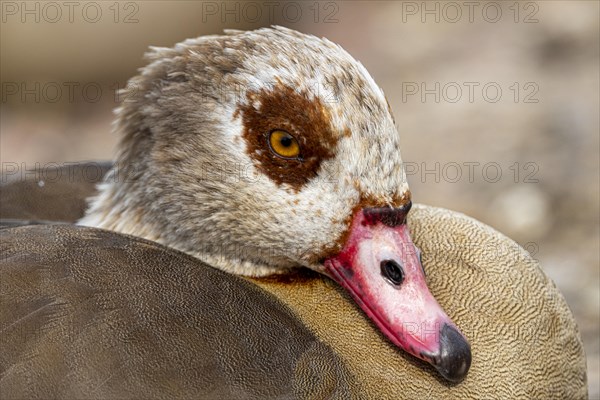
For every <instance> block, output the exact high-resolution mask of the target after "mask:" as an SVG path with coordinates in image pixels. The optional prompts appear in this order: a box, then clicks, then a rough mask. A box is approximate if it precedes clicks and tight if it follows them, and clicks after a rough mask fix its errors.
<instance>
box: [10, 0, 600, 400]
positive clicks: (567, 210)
mask: <svg viewBox="0 0 600 400" xmlns="http://www.w3.org/2000/svg"><path fill="white" fill-rule="evenodd" d="M599 4H600V3H598V2H595V1H594V2H592V1H545V2H541V1H540V2H528V1H523V2H513V1H506V2H500V1H497V2H479V1H474V2H438V1H428V2H420V1H419V2H412V1H402V2H401V1H385V2H368V4H367V2H361V1H352V2H337V1H322V2H314V1H313V2H283V1H274V2H273V1H272V2H235V1H225V2H223V1H216V2H213V1H206V2H189V1H181V2H179V1H169V2H166V1H165V2H161V1H124V2H86V1H84V2H78V1H75V2H21V1H18V2H17V1H3V2H2V3H1V8H2V23H1V39H0V43H1V62H0V66H1V73H0V75H1V82H2V92H1V95H2V101H1V104H0V107H1V108H0V112H1V125H0V129H1V130H0V132H1V142H0V144H1V146H0V158H1V160H2V168H3V169H5V168H6V166H8V165H14V163H17V164H18V165H19V166H21V168H23V167H26V168H34V167H35V164H36V163H39V164H40V165H41V166H42V167H43V166H44V165H52V163H58V164H60V163H62V162H69V161H81V160H106V159H110V158H111V157H112V155H113V151H114V148H115V144H116V142H117V139H118V138H117V137H116V136H115V135H114V134H113V133H111V130H110V123H111V120H112V109H113V108H114V107H115V106H117V104H118V101H119V98H118V96H117V95H116V90H117V89H119V88H122V87H123V86H124V85H125V84H126V82H127V79H128V78H129V77H130V76H132V75H133V74H135V73H136V69H137V68H139V67H140V66H143V65H144V61H143V60H142V55H143V53H144V52H145V51H146V49H147V47H148V46H150V45H153V46H171V45H173V44H174V43H176V42H179V41H181V40H184V39H186V38H189V37H195V36H200V35H205V34H215V33H219V32H221V31H222V30H223V29H224V28H237V29H252V28H257V27H260V26H268V25H272V24H278V25H284V26H288V27H290V28H294V29H297V30H300V31H302V32H307V33H312V34H315V35H317V36H325V37H327V38H329V39H330V40H332V41H334V42H337V43H339V44H341V45H342V46H343V47H344V48H345V49H346V50H348V51H349V52H350V53H351V54H352V55H353V56H354V57H355V58H357V59H358V60H360V61H361V62H362V63H363V64H364V65H365V66H366V68H367V69H368V70H369V71H370V72H371V74H372V75H373V77H374V78H375V80H376V81H377V82H378V84H379V85H380V86H381V87H382V88H383V89H384V91H385V92H386V95H387V97H388V99H389V102H390V104H391V107H392V109H393V110H394V113H395V117H396V122H397V125H398V130H399V132H400V135H401V143H402V154H403V158H404V160H405V161H406V163H407V164H406V165H407V173H408V178H409V183H410V186H411V190H412V193H413V200H414V201H416V202H419V203H426V204H430V205H436V206H441V207H446V208H450V209H453V210H457V211H461V212H464V213H466V214H468V215H470V216H473V217H475V218H477V219H479V220H481V221H483V222H485V223H487V224H489V225H491V226H493V227H495V228H496V229H498V230H499V231H501V232H503V233H504V234H506V235H508V236H510V237H512V238H513V239H515V240H516V241H517V242H518V243H520V244H521V245H523V246H524V247H526V248H527V249H528V250H529V251H530V252H531V253H532V254H533V255H534V257H535V258H537V259H539V260H540V261H541V264H542V266H543V268H544V270H545V271H546V273H547V274H548V275H550V276H551V277H552V278H553V279H554V281H555V282H556V283H557V285H558V286H559V288H560V289H561V290H562V292H563V293H564V295H565V297H566V299H567V301H568V303H569V305H570V307H571V309H572V310H573V312H574V314H575V317H576V319H577V321H578V324H579V327H580V329H581V332H582V335H583V338H584V344H585V350H586V354H587V360H588V377H589V381H590V398H592V399H597V398H600V390H599V387H598V385H599V383H598V377H599V374H600V368H599V352H600V341H599V331H600V328H599V324H600V322H599V313H600V296H599V293H600V289H599V268H600V267H599V265H600V260H599V257H600V255H599V254H600V249H599V243H600V235H599V226H600V221H599V153H600V144H599V136H600V135H599V131H600V127H599V110H600V104H599V79H600V78H599V70H600V66H599V58H600V55H599V48H600V43H599V38H600V35H599V33H600V27H599V20H600V16H599Z"/></svg>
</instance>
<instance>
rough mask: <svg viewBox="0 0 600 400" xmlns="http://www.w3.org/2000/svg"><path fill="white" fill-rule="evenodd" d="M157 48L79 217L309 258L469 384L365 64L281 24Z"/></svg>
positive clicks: (237, 259)
mask: <svg viewBox="0 0 600 400" xmlns="http://www.w3.org/2000/svg"><path fill="white" fill-rule="evenodd" d="M147 57H148V60H149V64H148V65H147V66H146V67H144V68H142V69H140V73H139V75H137V76H136V77H134V78H132V79H131V80H130V82H129V84H128V86H127V89H126V90H125V91H124V93H123V94H122V95H123V104H122V106H121V107H120V108H119V109H118V110H117V118H116V121H115V130H116V131H117V132H118V133H119V134H120V135H121V142H120V145H119V153H118V159H117V162H116V164H115V165H114V167H113V169H112V170H111V172H110V173H109V174H108V175H107V177H106V178H105V180H104V182H103V183H102V185H101V186H100V191H99V195H98V196H97V197H96V198H95V199H93V200H92V202H91V206H90V208H89V210H88V212H87V214H86V216H85V217H84V218H83V219H82V220H81V221H80V223H81V224H83V225H90V226H96V227H100V228H105V229H110V230H115V231H119V232H122V233H126V234H131V235H135V236H140V237H144V238H147V239H150V240H154V241H158V242H160V243H163V244H165V245H167V246H170V247H173V248H176V249H179V250H181V251H184V252H186V253H189V254H191V255H193V256H195V257H197V258H199V259H201V260H203V261H206V262H207V263H208V264H210V265H212V266H214V267H216V268H220V269H222V270H225V271H228V272H230V273H233V274H238V275H243V276H249V277H260V276H267V275H272V274H281V273H286V272H289V271H290V270H293V269H296V268H302V267H305V268H310V269H312V270H314V271H317V272H319V273H321V274H324V275H326V276H328V277H330V278H332V279H333V280H335V281H336V282H338V283H339V284H340V285H341V286H342V287H344V288H345V289H346V290H347V291H348V292H349V294H350V295H351V296H352V298H354V300H355V301H356V303H357V304H358V305H359V306H360V307H361V308H362V309H363V310H364V312H365V313H366V314H367V316H368V317H369V318H370V319H371V320H372V321H373V322H374V323H375V325H377V326H378V327H379V329H380V330H381V332H382V333H383V334H384V335H385V336H386V337H387V338H388V339H389V340H390V341H391V342H392V343H394V344H395V345H397V346H399V347H400V348H402V349H404V350H405V351H407V352H408V353H410V354H412V355H414V356H416V357H418V358H421V359H423V360H425V361H427V362H429V363H431V364H432V365H433V366H434V367H436V369H437V370H438V371H439V372H440V374H441V375H442V376H444V377H445V378H446V379H448V380H450V381H460V380H462V379H463V378H464V377H465V375H466V373H467V371H468V369H469V366H470V363H471V353H470V347H469V344H468V342H467V341H466V339H465V338H464V337H463V335H462V334H461V333H460V331H459V329H458V328H457V327H456V326H455V324H454V323H453V322H452V321H451V320H450V318H449V317H448V316H447V315H446V314H445V313H444V311H443V310H442V308H441V307H440V305H439V304H438V303H437V302H436V300H435V298H434V297H433V295H432V294H431V293H430V291H429V289H428V288H427V284H426V280H425V275H424V271H423V268H422V266H421V262H420V252H419V250H418V249H417V248H416V247H415V246H414V244H413V242H412V240H411V238H410V233H409V230H408V228H407V224H406V219H407V215H408V213H409V210H410V206H411V195H410V191H409V188H408V185H407V182H406V178H405V174H404V171H403V168H402V159H401V157H400V151H399V149H400V144H399V135H398V132H397V130H396V128H395V123H394V119H393V117H392V113H391V110H390V107H389V105H388V103H387V101H386V98H385V96H384V94H383V92H382V90H381V89H380V88H379V87H378V86H377V85H376V84H375V82H374V81H373V79H372V78H371V76H370V75H369V73H368V72H367V71H366V69H365V68H364V67H363V66H362V65H361V64H360V63H359V62H357V61H356V60H354V59H353V58H352V57H351V56H350V55H349V54H348V53H346V52H345V51H344V50H343V49H342V48H340V47H339V46H338V45H335V44H334V43H332V42H330V41H328V40H325V39H319V38H316V37H314V36H309V35H305V34H301V33H298V32H296V31H292V30H289V29H285V28H280V27H275V28H264V29H259V30H256V31H250V32H240V31H227V32H226V33H225V34H224V35H219V36H204V37H200V38H196V39H190V40H186V41H184V42H182V43H179V44H177V45H176V46H175V47H173V48H152V50H151V52H150V53H149V54H147Z"/></svg>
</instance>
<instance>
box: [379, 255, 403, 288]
mask: <svg viewBox="0 0 600 400" xmlns="http://www.w3.org/2000/svg"><path fill="white" fill-rule="evenodd" d="M381 275H383V277H384V278H385V279H387V280H388V281H389V282H390V283H391V284H392V285H394V286H400V285H401V284H402V282H404V270H403V269H402V266H401V265H400V264H398V263H397V262H396V261H394V260H383V261H382V262H381Z"/></svg>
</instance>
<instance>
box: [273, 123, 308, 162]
mask: <svg viewBox="0 0 600 400" xmlns="http://www.w3.org/2000/svg"><path fill="white" fill-rule="evenodd" d="M269 146H270V147H271V151H273V153H275V155H277V156H279V157H283V158H296V157H298V156H299V155H300V144H298V141H297V140H296V138H295V137H293V136H292V135H290V134H289V133H287V132H286V131H282V130H279V129H276V130H274V131H273V132H271V133H270V134H269Z"/></svg>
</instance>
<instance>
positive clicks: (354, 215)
mask: <svg viewBox="0 0 600 400" xmlns="http://www.w3.org/2000/svg"><path fill="white" fill-rule="evenodd" d="M147 57H148V60H149V64H148V65H147V66H146V67H144V68H142V69H141V70H140V73H139V75H137V76H136V77H134V78H132V79H131V80H130V83H129V85H128V88H129V89H127V90H126V93H125V96H124V98H125V100H124V103H123V105H122V106H121V107H120V108H119V109H118V111H117V118H116V122H115V130H116V131H117V133H118V134H120V136H121V142H120V144H119V153H118V155H117V160H116V162H115V164H114V165H113V166H112V168H111V169H110V171H109V172H108V173H107V174H106V176H105V177H104V179H103V181H102V183H101V184H99V185H98V189H97V192H96V193H89V195H94V197H93V198H92V200H91V202H90V207H89V209H88V210H87V212H86V215H85V216H83V218H81V219H80V220H79V222H78V223H79V225H83V226H79V227H74V226H60V227H56V226H50V227H48V226H41V227H40V226H33V227H32V226H29V227H12V228H5V229H3V230H2V231H1V233H2V235H3V243H2V246H3V253H4V254H6V255H7V257H5V260H4V261H3V267H2V270H1V273H2V274H3V285H4V287H3V290H2V293H3V294H5V297H6V298H5V299H3V300H2V307H3V310H2V319H0V322H1V323H2V325H1V328H0V329H4V330H6V331H7V332H9V335H8V336H6V337H5V339H3V340H5V342H4V343H3V346H4V345H6V346H12V347H13V350H12V351H10V352H8V353H7V354H6V355H5V357H4V358H3V360H4V361H3V363H4V364H3V368H4V369H3V372H2V373H1V374H2V375H1V376H2V383H1V385H3V386H0V388H3V389H1V390H2V391H3V392H4V393H9V394H11V395H12V396H16V397H35V396H37V395H38V394H39V393H52V397H81V398H93V397H98V395H99V394H102V396H100V397H118V398H123V397H137V396H140V395H143V396H142V397H156V398H161V397H190V396H193V397H198V396H199V397H207V398H211V397H212V398H227V397H235V398H242V397H283V398H288V397H291V398H298V397H300V398H348V397H355V398H397V397H398V396H403V397H405V398H421V397H424V396H431V397H434V398H457V397H458V398H494V397H497V396H500V397H529V398H545V397H560V398H584V397H585V396H586V389H585V379H586V378H585V366H584V358H583V352H582V346H581V340H580V338H579V334H578V331H577V327H576V325H575V323H574V321H573V318H572V316H571V314H570V312H569V310H568V308H567V306H566V304H565V302H564V299H563V298H562V296H561V295H560V294H559V293H558V291H557V290H556V288H555V287H554V285H553V284H552V283H551V282H550V281H549V280H548V279H547V278H546V277H545V276H544V274H543V273H542V272H541V270H540V268H539V266H538V265H537V263H536V262H535V260H533V259H532V258H531V257H530V256H529V255H528V254H527V253H526V252H525V251H524V250H523V249H521V248H520V247H518V246H517V245H515V244H514V243H513V242H512V241H510V239H508V238H506V237H504V236H502V235H500V234H499V233H498V232H496V231H494V230H492V229H491V228H489V227H486V226H484V225H482V224H480V223H478V222H476V221H474V220H472V219H469V218H468V217H465V216H463V215H461V214H458V213H453V212H450V211H447V210H442V209H436V208H432V207H426V206H416V207H415V209H414V210H412V211H411V205H412V202H411V194H410V191H409V188H408V184H407V182H406V177H405V174H404V171H403V169H402V159H401V156H400V152H399V135H398V132H397V130H396V128H395V126H394V119H393V116H392V114H391V110H390V107H389V105H388V103H387V101H386V99H385V96H384V94H383V91H382V90H381V89H379V87H377V85H376V84H375V82H374V81H373V79H372V78H371V77H370V75H369V74H368V72H367V71H366V70H365V69H364V67H363V66H362V65H361V64H360V63H358V62H357V61H356V60H354V59H353V58H352V57H351V56H350V55H349V54H348V53H346V52H345V51H344V50H343V49H341V48H340V47H339V46H337V45H335V44H333V43H331V42H329V41H327V40H326V39H318V38H315V37H313V36H310V35H304V34H301V33H298V32H295V31H292V30H289V29H285V28H281V27H275V28H264V29H259V30H257V31H251V32H240V31H229V32H226V34H225V35H215V36H206V37H200V38H197V39H190V40H187V41H184V42H182V43H180V44H177V45H176V46H174V47H173V48H170V49H166V48H153V49H152V51H151V52H150V53H149V54H148V55H147ZM74 185H75V186H74V187H78V188H81V186H82V185H81V184H78V183H77V182H74ZM30 186H31V185H30ZM47 186H51V185H46V186H45V187H44V188H39V189H35V190H34V188H32V187H29V189H28V190H29V191H30V192H33V191H38V192H39V191H44V190H46V191H47V190H49V189H48V188H47ZM67 186H68V185H67ZM88 189H89V188H88ZM19 190H20V183H18V182H17V183H14V184H11V185H7V186H5V187H3V188H2V196H0V201H3V202H4V201H5V200H3V199H6V198H7V197H8V198H12V201H13V206H12V207H13V208H10V210H11V212H12V213H14V214H12V215H6V214H4V215H2V217H3V218H23V217H24V216H27V218H30V219H31V218H34V217H35V216H36V213H35V212H32V211H31V209H30V208H28V207H27V204H23V206H22V207H21V208H20V211H19V206H16V208H15V206H14V199H15V198H16V197H18V196H19V193H21V195H22V191H19ZM11 193H12V195H11ZM7 194H8V196H7ZM67 197H68V196H67ZM36 198H38V197H36ZM39 198H40V199H43V196H40V197H39ZM40 201H43V200H40ZM58 207H60V205H59V206H58ZM40 208H41V209H43V207H40ZM59 214H60V213H59ZM65 215H67V214H65ZM37 216H39V218H40V219H46V218H45V217H44V213H43V212H42V213H41V214H39V213H38V214H37ZM71 217H72V215H69V218H68V222H74V221H73V219H72V218H71ZM79 217H81V215H80V216H79ZM17 224H18V223H17ZM98 228H102V229H98ZM109 231H112V232H109ZM128 235H131V236H128ZM147 240H149V241H147ZM490 246H491V248H493V249H500V250H504V249H508V250H510V251H509V252H508V253H506V252H496V253H494V254H496V256H495V257H491V258H490V257H489V254H487V252H486V251H485V249H488V248H490ZM80 249H85V251H81V250H80ZM482 249H483V250H482ZM184 253H187V254H184ZM421 260H423V262H422V261H421ZM211 268H216V269H219V270H222V271H212V270H211ZM234 275H238V276H237V277H236V276H234ZM241 277H243V278H241ZM334 281H335V282H334ZM257 286H258V287H257ZM269 310H272V311H269ZM256 315H262V316H264V318H262V319H261V318H258V319H253V316H256ZM236 323H237V325H236ZM271 325H272V327H273V332H268V330H269V329H268V327H270V326H271ZM265 327H267V328H265ZM23 331H28V332H29V331H31V332H33V334H32V335H21V332H23ZM11 332H12V333H11ZM73 332H75V333H73ZM202 335H204V336H207V337H209V340H207V341H205V342H203V341H202V340H201V339H200V336H202ZM286 335H289V342H286V341H285V339H284V338H285V337H286ZM220 337H223V338H224V339H223V342H222V343H221V342H219V340H220ZM69 341H74V342H73V346H72V347H69V345H68V343H69ZM399 348H400V349H402V350H404V352H401V351H400V350H399ZM409 354H410V355H409ZM419 359H421V360H419ZM423 361H425V362H426V363H424V362H423ZM472 361H473V366H472V368H471V370H470V372H469V369H470V367H471V362H472ZM28 368H29V371H30V372H26V371H27V370H28ZM109 370H111V371H112V370H117V371H124V372H123V373H122V374H120V375H117V374H113V373H109V372H108V371H109ZM275 370H277V372H278V373H274V372H275ZM232 371H233V372H232ZM284 372H285V373H284ZM271 373H273V374H272V376H271V375H270V374H271ZM315 376H318V377H319V379H316V378H315ZM25 382H33V384H32V385H29V386H27V389H26V390H25V389H23V387H24V386H23V385H25ZM92 383H93V384H92ZM286 387H287V388H288V389H287V391H286V389H285V388H286ZM90 388H92V389H90Z"/></svg>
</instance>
